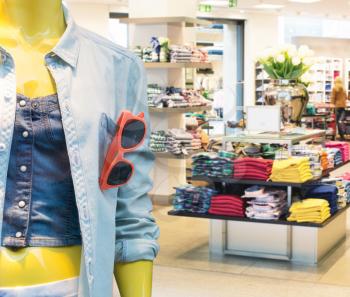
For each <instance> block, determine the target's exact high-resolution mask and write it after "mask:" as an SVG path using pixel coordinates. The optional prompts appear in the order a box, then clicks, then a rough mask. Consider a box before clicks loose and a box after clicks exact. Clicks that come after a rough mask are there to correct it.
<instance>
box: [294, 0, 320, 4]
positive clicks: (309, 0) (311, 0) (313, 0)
mask: <svg viewBox="0 0 350 297" xmlns="http://www.w3.org/2000/svg"><path fill="white" fill-rule="evenodd" d="M288 1H289V2H296V3H316V2H320V1H321V0H288Z"/></svg>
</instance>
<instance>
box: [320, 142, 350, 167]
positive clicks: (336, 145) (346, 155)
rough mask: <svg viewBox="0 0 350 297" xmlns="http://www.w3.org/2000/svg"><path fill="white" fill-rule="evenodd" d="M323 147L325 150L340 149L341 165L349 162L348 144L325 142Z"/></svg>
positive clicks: (349, 149)
mask: <svg viewBox="0 0 350 297" xmlns="http://www.w3.org/2000/svg"><path fill="white" fill-rule="evenodd" d="M325 146H326V147H327V148H337V149H340V152H341V156H342V161H343V163H344V162H347V161H349V159H350V148H349V143H347V142H344V141H329V142H326V144H325Z"/></svg>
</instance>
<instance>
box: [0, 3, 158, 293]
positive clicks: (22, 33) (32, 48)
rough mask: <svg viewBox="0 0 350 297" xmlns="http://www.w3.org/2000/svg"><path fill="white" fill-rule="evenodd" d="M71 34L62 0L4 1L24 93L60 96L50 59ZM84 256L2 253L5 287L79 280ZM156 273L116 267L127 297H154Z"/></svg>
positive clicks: (6, 32)
mask: <svg viewBox="0 0 350 297" xmlns="http://www.w3.org/2000/svg"><path fill="white" fill-rule="evenodd" d="M26 11H27V12H28V13H26ZM29 12H30V13H29ZM33 13H35V16H36V17H33ZM38 16H40V17H38ZM65 28H66V25H65V22H64V16H63V11H62V7H61V0H50V1H48V0H0V45H1V46H2V47H3V48H5V49H6V50H7V51H8V52H9V53H10V54H11V56H12V57H13V59H14V61H15V65H16V79H17V92H18V93H21V94H23V95H26V96H27V97H30V98H36V97H42V96H46V95H51V94H54V93H56V92H57V90H56V85H55V82H54V80H53V79H52V77H51V75H50V73H49V71H48V69H47V68H46V66H45V59H44V57H45V55H46V54H47V53H49V52H50V51H51V50H52V49H53V48H54V47H55V45H56V44H57V42H58V41H59V39H60V37H61V36H62V34H63V33H64V30H65ZM80 256H81V247H80V246H75V247H63V248H35V247H32V248H24V249H18V250H10V249H7V248H3V247H0V287H15V286H28V285H36V284H44V283H49V282H54V281H58V280H64V279H67V278H72V277H75V276H78V275H79V270H80ZM152 267H153V265H152V262H150V261H139V262H135V263H127V264H118V265H116V269H115V272H117V273H116V277H117V282H118V286H119V289H120V292H121V295H122V296H123V297H149V296H151V283H152Z"/></svg>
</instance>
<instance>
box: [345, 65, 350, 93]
mask: <svg viewBox="0 0 350 297" xmlns="http://www.w3.org/2000/svg"><path fill="white" fill-rule="evenodd" d="M344 83H345V88H346V93H347V94H348V98H349V99H350V59H346V60H345V80H344Z"/></svg>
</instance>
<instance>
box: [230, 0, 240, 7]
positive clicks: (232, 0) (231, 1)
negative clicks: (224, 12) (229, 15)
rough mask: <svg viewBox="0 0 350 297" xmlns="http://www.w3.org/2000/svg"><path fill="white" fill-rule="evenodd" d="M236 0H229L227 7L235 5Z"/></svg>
mask: <svg viewBox="0 0 350 297" xmlns="http://www.w3.org/2000/svg"><path fill="white" fill-rule="evenodd" d="M237 1H238V0H229V2H228V7H230V8H231V7H237Z"/></svg>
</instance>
